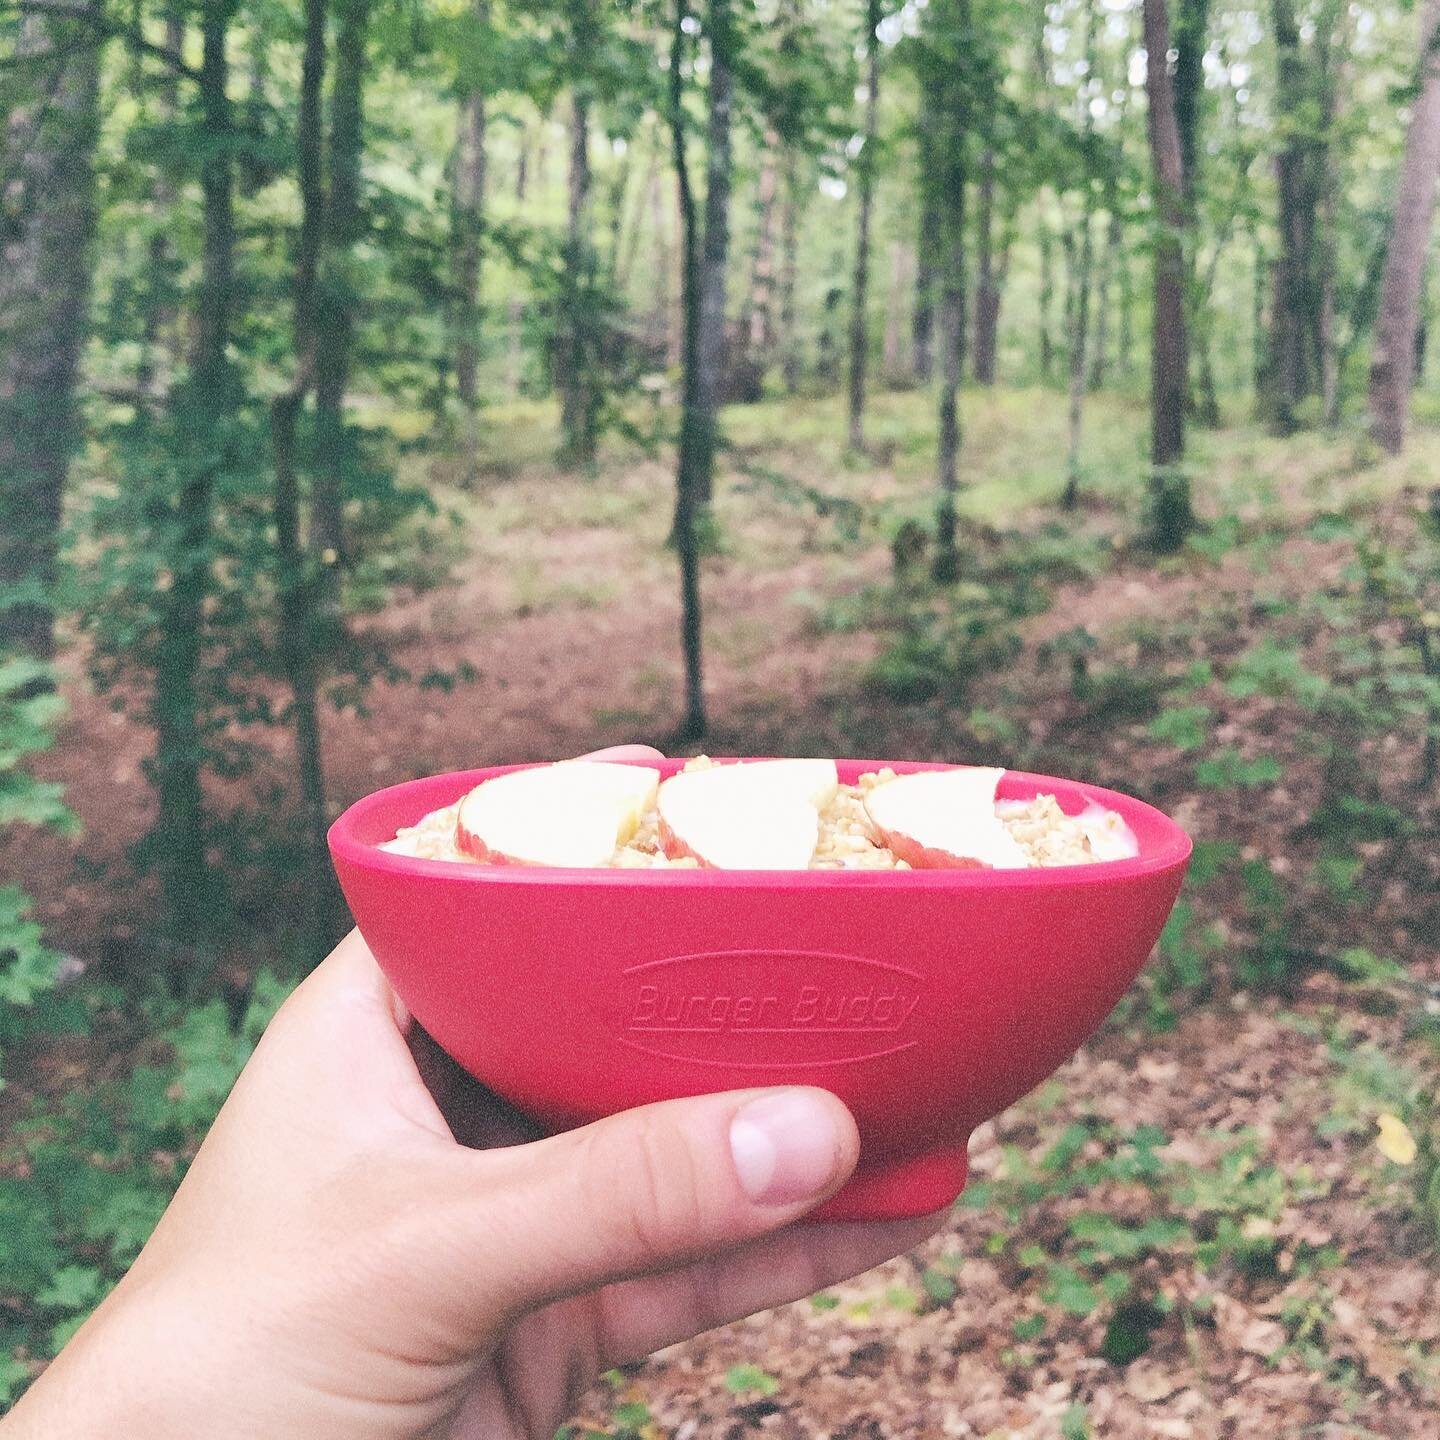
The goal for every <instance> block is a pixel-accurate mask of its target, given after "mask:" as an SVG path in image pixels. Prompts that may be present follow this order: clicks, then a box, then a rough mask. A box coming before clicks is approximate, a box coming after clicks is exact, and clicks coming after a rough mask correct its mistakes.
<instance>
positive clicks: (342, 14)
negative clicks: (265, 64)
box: [311, 0, 371, 621]
mask: <svg viewBox="0 0 1440 1440" xmlns="http://www.w3.org/2000/svg"><path fill="white" fill-rule="evenodd" d="M370 5H371V0H335V9H334V14H335V21H336V27H335V76H334V80H333V82H332V85H331V91H330V143H329V153H328V160H329V170H330V193H329V198H328V203H327V206H326V213H325V235H324V244H323V246H322V250H321V259H320V269H319V280H318V283H317V285H316V290H315V449H316V466H315V492H314V505H313V511H312V517H311V537H312V540H313V542H314V549H315V551H316V553H317V555H318V557H319V560H320V566H321V577H322V578H321V584H320V591H321V597H322V598H321V608H322V609H323V610H325V611H326V612H327V613H328V614H329V616H330V618H331V619H332V621H333V619H334V618H335V615H336V612H337V611H338V606H339V588H340V568H341V565H342V564H343V561H344V558H345V530H344V512H345V494H346V491H347V489H348V488H349V486H348V485H347V483H346V481H347V477H348V475H349V474H350V473H351V471H352V470H353V468H354V463H353V459H354V457H353V453H352V451H353V446H352V441H351V437H350V435H349V433H348V431H347V430H346V428H345V388H346V386H347V384H348V383H349V379H350V350H351V345H352V341H353V338H354V331H355V306H356V304H357V302H358V299H359V287H358V284H357V282H356V279H355V275H354V266H355V246H356V244H357V243H358V242H359V240H360V238H361V236H362V235H363V233H364V229H365V215H364V210H363V207H362V196H361V178H360V157H361V153H362V150H363V146H364V125H365V118H364V86H365V48H366V38H367V31H368V29H369V25H370Z"/></svg>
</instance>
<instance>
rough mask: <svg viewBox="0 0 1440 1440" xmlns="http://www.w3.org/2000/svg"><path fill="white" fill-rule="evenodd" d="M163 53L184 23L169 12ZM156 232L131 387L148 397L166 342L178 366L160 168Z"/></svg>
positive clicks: (166, 116) (168, 116) (175, 102)
mask: <svg viewBox="0 0 1440 1440" xmlns="http://www.w3.org/2000/svg"><path fill="white" fill-rule="evenodd" d="M165 48H166V49H167V50H170V51H172V52H173V53H175V54H177V55H178V54H180V53H181V52H182V51H183V50H184V48H185V22H184V20H183V19H182V18H181V16H180V14H179V12H178V11H177V10H175V9H174V8H173V7H171V8H167V9H166V12H165ZM157 88H158V90H159V103H160V115H161V123H162V124H165V125H171V124H173V123H174V121H175V118H176V116H177V115H178V113H179V106H180V101H179V94H178V87H177V85H176V77H175V73H174V71H172V70H168V69H167V70H166V71H165V73H164V75H163V76H162V77H161V79H160V81H159V83H158V87H157ZM151 199H152V202H153V204H154V209H155V217H156V228H155V233H154V234H153V235H152V236H151V237H150V245H149V252H148V256H147V261H146V267H145V268H146V272H147V273H146V278H145V289H146V292H147V293H146V296H145V320H144V325H143V328H142V330H141V333H140V358H139V360H138V361H137V362H136V365H135V384H136V387H137V388H138V389H139V390H141V391H144V392H146V393H147V394H148V393H150V392H151V391H152V390H153V389H154V387H155V371H156V362H157V358H158V355H159V352H160V350H161V348H162V343H163V342H164V341H166V340H168V341H169V346H168V349H169V359H170V361H171V366H172V369H173V368H174V366H175V365H177V364H178V363H179V360H180V353H181V351H180V344H179V340H180V336H179V330H178V327H177V325H176V314H175V298H174V290H175V280H174V275H173V271H174V269H175V247H174V244H173V243H172V241H171V239H170V232H169V228H168V226H169V222H170V219H171V217H170V207H171V206H172V205H173V204H174V203H175V186H174V184H173V182H172V181H171V178H170V175H169V174H168V173H167V170H166V167H165V165H164V164H161V165H160V166H159V168H158V170H157V173H156V176H155V184H154V188H153V190H152V192H151Z"/></svg>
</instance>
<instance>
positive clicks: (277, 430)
mask: <svg viewBox="0 0 1440 1440" xmlns="http://www.w3.org/2000/svg"><path fill="white" fill-rule="evenodd" d="M325 30H326V0H306V3H305V42H304V49H303V51H302V55H301V66H300V97H299V105H298V110H297V117H296V129H295V142H296V174H297V176H298V178H299V183H300V205H301V211H300V237H299V243H298V245H297V247H296V255H295V284H294V322H293V323H294V331H295V341H294V344H295V379H294V381H293V382H292V384H291V386H290V388H289V389H288V390H286V391H285V392H284V393H283V394H281V395H279V396H277V397H276V399H275V400H274V402H273V403H272V405H271V411H270V433H271V445H272V450H273V455H274V464H275V492H274V503H273V514H274V518H275V537H276V559H277V562H278V568H279V579H278V587H277V588H278V591H279V609H280V624H279V641H280V655H281V664H282V665H283V667H284V671H285V678H286V683H287V684H288V685H289V687H290V696H291V712H292V716H291V718H292V720H293V723H294V727H295V755H296V764H297V770H298V775H299V781H300V803H301V811H302V816H303V821H304V826H305V834H306V838H307V841H308V849H309V865H310V869H311V876H312V878H311V883H310V884H308V885H307V886H306V887H305V896H306V905H307V914H306V916H305V923H304V937H303V941H302V943H303V945H304V949H305V951H306V956H307V959H308V960H309V962H310V963H311V964H318V963H319V961H320V960H321V959H323V958H324V955H325V951H326V949H327V948H328V946H329V944H330V943H331V941H332V940H333V938H334V937H333V935H332V933H331V931H332V919H333V916H334V913H335V909H336V906H335V891H334V887H333V885H332V884H330V883H329V875H330V869H329V863H328V853H327V850H326V843H325V834H326V830H327V828H328V825H329V812H328V810H327V807H326V801H325V774H324V768H323V765H322V763H321V742H320V720H319V692H320V658H319V655H318V653H317V648H318V647H317V635H316V633H315V616H314V614H313V609H314V604H315V600H316V593H315V585H314V578H315V574H316V569H315V567H314V566H312V565H311V564H310V563H309V562H308V560H307V556H306V553H305V543H304V538H303V528H302V523H301V504H300V484H299V476H298V473H297V468H296V459H295V430H296V425H297V423H298V421H299V417H300V411H301V409H302V408H303V406H304V403H305V396H306V394H307V392H308V391H309V389H310V388H311V386H312V384H313V382H314V375H315V344H316V335H315V287H316V279H317V276H318V273H319V265H320V247H321V242H322V239H323V236H324V233H325V186H324V173H323V170H324V166H323V151H324V135H323V129H324V126H323V118H322V104H321V88H322V85H323V82H324V73H325Z"/></svg>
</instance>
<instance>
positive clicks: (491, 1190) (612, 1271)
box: [456, 1087, 859, 1309]
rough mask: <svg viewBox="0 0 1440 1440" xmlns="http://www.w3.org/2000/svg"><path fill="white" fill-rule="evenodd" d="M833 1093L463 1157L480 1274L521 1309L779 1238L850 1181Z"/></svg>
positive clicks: (690, 1105) (650, 1108)
mask: <svg viewBox="0 0 1440 1440" xmlns="http://www.w3.org/2000/svg"><path fill="white" fill-rule="evenodd" d="M858 1152H859V1139H858V1136H857V1134H856V1131H855V1122H854V1120H853V1119H852V1118H851V1116H850V1112H849V1111H848V1110H846V1109H845V1107H844V1106H843V1105H842V1104H841V1103H840V1101H839V1100H837V1099H836V1098H835V1097H834V1096H833V1095H830V1094H828V1093H827V1092H826V1091H824V1090H817V1089H809V1088H802V1087H795V1088H793V1089H776V1090H752V1091H740V1092H732V1093H728V1094H720V1095H702V1096H696V1097H694V1098H692V1099H687V1100H670V1101H666V1102H664V1103H663V1104H658V1105H647V1106H644V1107H642V1108H641V1109H638V1110H630V1111H626V1112H624V1113H623V1114H620V1115H614V1116H611V1117H610V1118H609V1119H606V1120H601V1121H598V1122H597V1123H595V1124H593V1125H587V1126H585V1127H584V1128H582V1129H579V1130H572V1131H570V1132H568V1133H566V1134H563V1135H557V1136H554V1137H553V1138H551V1139H548V1140H541V1141H538V1142H536V1143H535V1144H533V1145H526V1146H520V1147H517V1148H515V1149H512V1150H499V1151H491V1152H489V1153H487V1154H485V1155H484V1156H476V1155H468V1154H464V1155H463V1156H457V1162H461V1163H458V1164H457V1167H456V1169H457V1174H456V1179H457V1181H458V1182H459V1183H460V1184H461V1185H462V1186H463V1187H465V1192H466V1198H465V1201H463V1202H462V1204H460V1205H459V1206H457V1209H459V1210H460V1212H461V1217H457V1218H460V1223H462V1224H464V1225H465V1226H466V1228H467V1229H469V1228H470V1227H473V1239H474V1254H475V1259H476V1261H477V1263H479V1264H481V1265H483V1266H484V1267H485V1269H486V1273H487V1274H489V1275H492V1276H493V1277H494V1278H495V1280H496V1283H497V1285H498V1286H499V1287H500V1289H501V1291H502V1294H504V1295H506V1296H508V1298H509V1300H510V1302H511V1303H512V1304H513V1305H514V1306H516V1307H518V1308H519V1309H527V1308H530V1307H532V1306H534V1305H537V1304H541V1303H544V1302H546V1301H549V1300H554V1299H557V1298H559V1297H561V1296H564V1295H574V1294H578V1293H580V1292H581V1291H584V1290H591V1289H594V1288H595V1287H596V1286H598V1285H602V1284H605V1283H607V1282H609V1281H612V1280H619V1279H626V1278H629V1277H632V1276H636V1275H642V1274H649V1273H651V1272H654V1271H657V1270H663V1269H669V1268H671V1267H673V1266H675V1265H677V1264H681V1263H683V1262H686V1261H689V1260H693V1259H696V1258H698V1257H699V1256H701V1255H705V1254H709V1253H711V1252H714V1251H717V1250H723V1249H731V1248H733V1247H735V1246H737V1245H742V1244H744V1243H745V1242H746V1241H749V1240H754V1239H756V1238H758V1237H759V1236H761V1235H764V1234H767V1233H770V1232H772V1231H775V1230H779V1229H782V1228H783V1227H784V1226H786V1225H788V1224H789V1223H790V1222H791V1221H792V1220H794V1219H796V1218H797V1217H798V1216H800V1215H802V1214H803V1213H804V1212H805V1211H806V1210H808V1209H810V1208H811V1207H812V1206H814V1205H817V1204H818V1203H819V1202H820V1201H821V1200H823V1199H825V1198H826V1197H827V1196H829V1195H832V1194H834V1192H835V1191H836V1190H837V1189H839V1187H840V1186H841V1185H842V1184H843V1183H844V1181H845V1179H846V1178H847V1177H848V1176H849V1174H850V1172H851V1170H853V1169H854V1166H855V1160H856V1157H857V1155H858Z"/></svg>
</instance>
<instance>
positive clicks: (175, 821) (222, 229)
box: [151, 0, 235, 981]
mask: <svg viewBox="0 0 1440 1440" xmlns="http://www.w3.org/2000/svg"><path fill="white" fill-rule="evenodd" d="M234 8H235V0H204V3H203V4H202V7H201V11H200V31H201V64H200V80H199V101H200V131H201V136H200V139H201V145H202V147H203V148H202V149H201V154H202V156H203V159H202V161H201V166H200V193H201V207H202V217H203V218H202V226H203V236H202V240H201V254H200V283H199V292H198V296H197V305H196V312H197V313H196V321H197V323H196V336H195V346H194V352H193V355H192V359H191V366H190V376H189V379H188V381H187V382H186V386H185V390H184V392H183V394H182V395H181V396H180V397H178V399H177V410H178V411H179V423H180V425H181V427H182V430H183V431H185V432H188V433H189V434H191V435H194V436H196V437H198V438H197V443H196V444H195V445H194V446H192V448H191V450H190V452H189V453H188V454H187V456H186V457H185V465H186V472H185V475H184V479H183V481H182V483H181V487H180V493H179V496H178V503H177V507H176V511H175V535H174V549H173V552H172V564H171V576H172V579H171V584H170V588H169V590H168V591H166V592H165V595H164V601H163V605H162V615H161V619H160V623H159V626H158V645H157V654H156V660H155V686H154V694H153V697H152V719H153V722H154V729H155V757H154V761H153V762H152V772H151V773H152V775H153V777H154V783H155V789H156V796H157V800H158V814H157V816H156V821H155V832H154V834H155V842H156V847H155V848H156V853H157V857H158V865H159V870H160V877H161V884H162V887H163V890H164V897H165V904H166V910H167V914H168V918H169V920H170V922H171V924H172V925H173V926H174V927H175V935H176V937H177V938H178V939H179V940H180V941H181V942H182V943H200V942H202V941H203V940H204V939H205V938H206V937H210V936H213V935H214V933H215V931H216V928H217V920H218V916H217V913H216V903H215V901H216V888H217V887H216V883H215V878H214V874H213V871H212V869H211V867H210V864H209V859H208V856H207V853H206V852H207V842H208V834H207V831H208V826H207V824H206V818H205V803H204V795H203V792H202V789H201V774H202V770H203V767H204V757H205V740H204V731H203V729H202V725H201V715H200V706H201V704H202V702H201V700H200V698H199V694H198V688H199V687H198V684H197V682H198V680H199V676H200V670H201V657H202V654H203V651H204V624H205V621H204V614H205V601H206V597H207V596H208V594H209V593H210V583H211V581H210V577H211V538H212V536H211V531H212V509H213V505H214V495H215V483H216V481H217V480H218V478H219V477H220V476H221V475H222V474H223V473H224V471H225V469H226V466H227V463H228V452H229V440H228V434H229V430H230V427H231V422H232V417H233V413H234V410H235V383H234V377H233V375H232V373H231V366H230V362H229V359H228V357H227V355H226V346H227V344H228V343H229V338H230V325H231V310H232V306H233V303H234V288H235V287H234V273H235V213H234V183H235V182H234V159H233V153H234V147H233V138H234V121H233V112H232V108H231V102H230V98H229V95H228V92H227V86H228V81H229V62H228V60H227V57H226V53H225V46H226V39H227V36H228V32H229V27H230V21H231V19H232V17H233V15H234ZM180 978H181V977H180V976H178V975H177V976H176V979H177V981H178V980H179V979H180Z"/></svg>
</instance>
